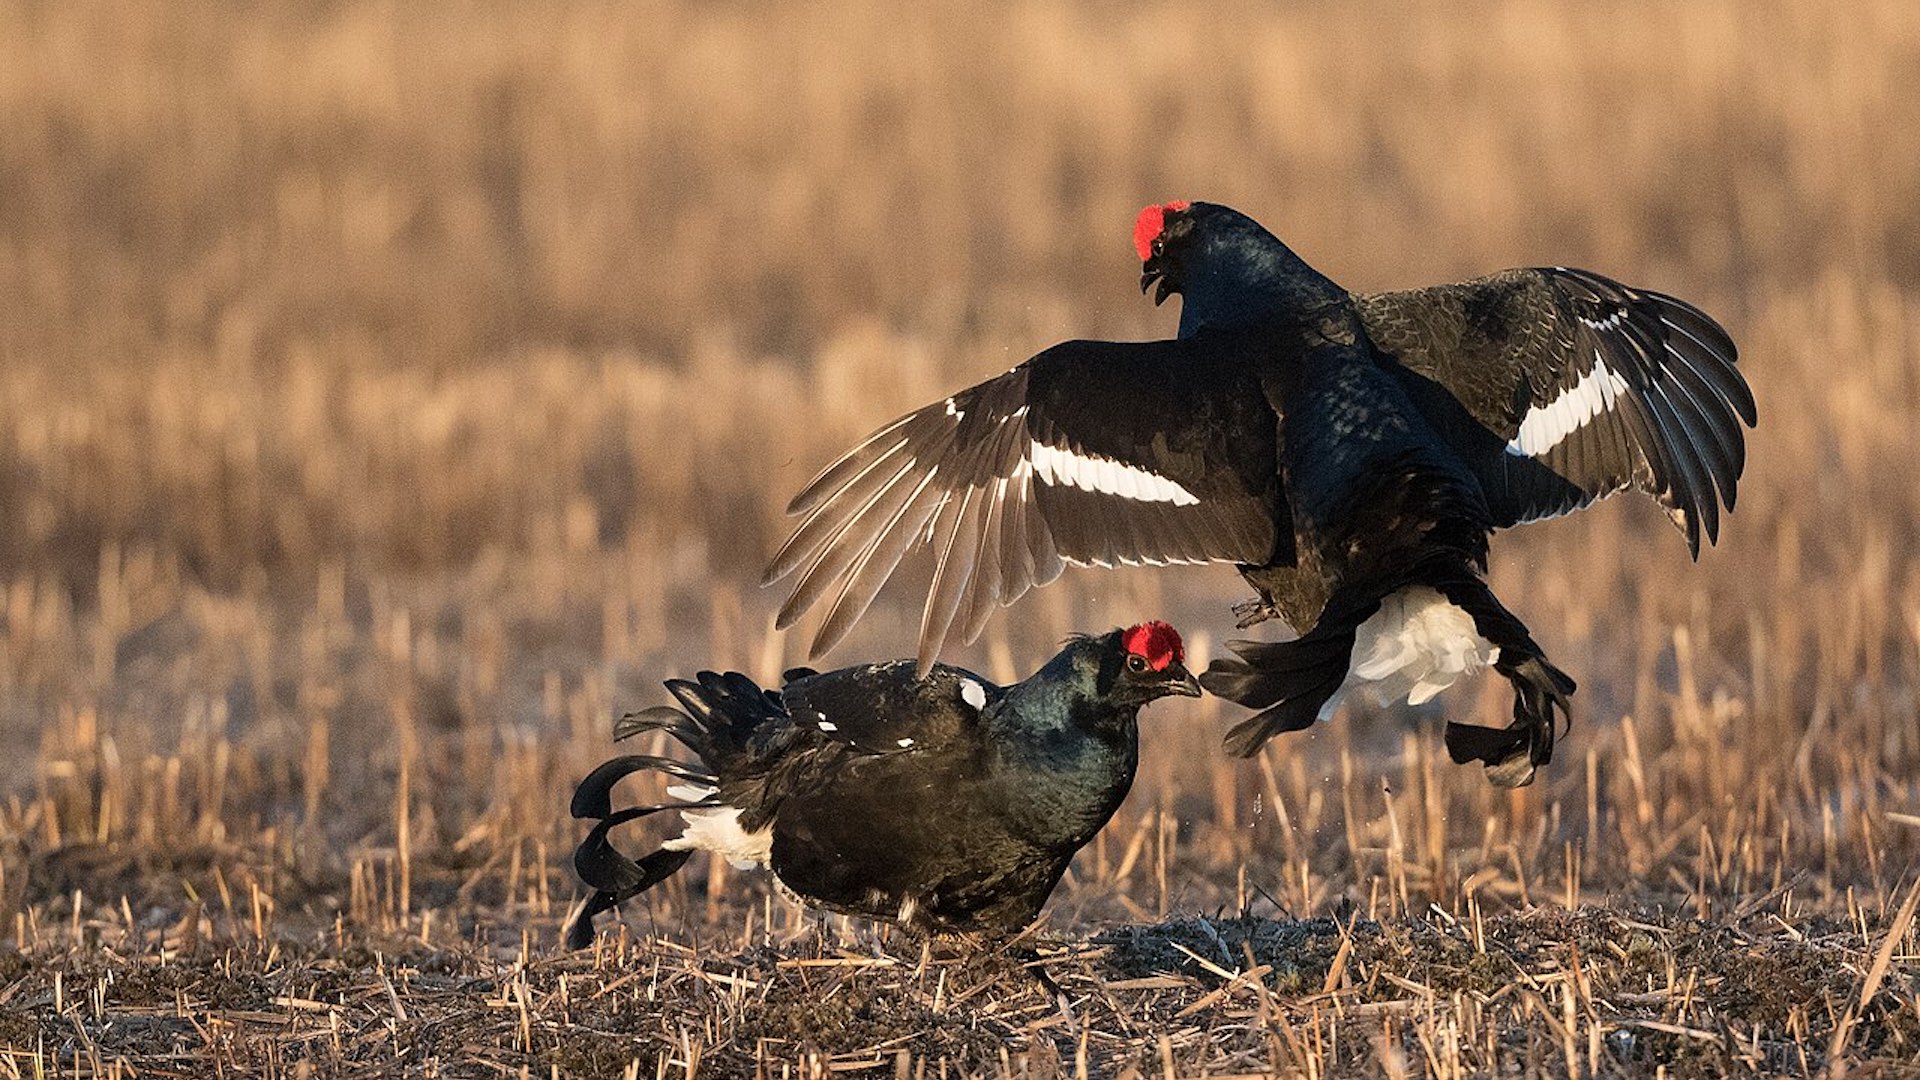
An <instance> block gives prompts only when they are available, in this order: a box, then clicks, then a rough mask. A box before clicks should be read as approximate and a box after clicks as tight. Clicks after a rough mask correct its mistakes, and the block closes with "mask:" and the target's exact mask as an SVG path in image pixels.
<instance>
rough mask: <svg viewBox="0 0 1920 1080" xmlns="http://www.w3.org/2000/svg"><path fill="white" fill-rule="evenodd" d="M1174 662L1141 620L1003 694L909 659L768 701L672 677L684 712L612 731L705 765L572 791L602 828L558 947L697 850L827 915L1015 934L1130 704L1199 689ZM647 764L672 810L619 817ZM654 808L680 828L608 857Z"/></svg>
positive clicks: (656, 761)
mask: <svg viewBox="0 0 1920 1080" xmlns="http://www.w3.org/2000/svg"><path fill="white" fill-rule="evenodd" d="M1183 661H1184V654H1183V650H1182V646H1181V643H1180V636H1179V634H1177V633H1175V632H1174V629H1173V627H1171V626H1168V625H1167V624H1166V623H1163V622H1150V623H1145V624H1142V625H1140V626H1135V627H1132V628H1130V629H1127V630H1124V631H1122V630H1114V631H1111V632H1109V633H1106V634H1102V635H1100V636H1098V637H1076V638H1074V639H1072V640H1071V641H1069V642H1068V643H1067V645H1066V648H1064V649H1063V650H1062V651H1061V652H1060V653H1059V655H1057V656H1055V657H1054V658H1053V659H1052V660H1051V661H1049V662H1048V663H1047V665H1046V666H1045V667H1043V668H1041V669H1040V670H1039V671H1038V672H1036V673H1035V674H1034V675H1033V676H1032V677H1031V678H1029V679H1027V680H1026V681H1024V682H1019V683H1015V684H1013V685H1011V686H1006V687H1000V686H995V685H993V684H992V683H990V682H988V681H987V680H985V679H983V678H981V677H980V676H978V675H975V674H973V673H971V672H968V671H963V670H961V669H959V668H955V667H948V666H946V665H944V664H936V665H934V667H933V669H932V671H931V672H930V673H929V674H928V675H927V676H926V677H925V678H919V677H917V676H916V673H915V667H914V662H913V661H911V660H897V661H893V662H891V663H885V664H863V665H860V666H857V667H850V668H842V669H840V670H838V671H830V672H827V673H826V674H824V675H822V674H817V673H815V672H813V671H810V670H807V669H804V668H803V669H798V670H795V671H790V672H788V673H787V679H786V684H785V685H784V686H782V687H781V688H780V690H779V691H778V692H775V691H771V690H762V689H761V688H760V687H758V686H756V685H754V683H753V681H752V680H750V679H748V678H747V677H746V676H745V675H740V674H737V673H729V674H726V675H716V674H714V673H713V672H710V671H707V672H701V673H700V676H699V681H697V682H686V681H682V680H675V681H673V682H669V683H667V684H666V685H667V689H668V690H670V691H672V693H673V696H674V697H675V698H677V699H679V702H680V706H681V707H680V708H679V709H675V708H673V707H671V706H660V707H657V708H653V709H648V710H646V711H645V712H641V713H636V714H633V715H630V716H627V717H624V718H622V720H621V721H620V723H619V724H618V725H616V726H615V728H614V737H615V738H617V739H624V738H627V737H628V736H630V735H634V734H637V733H639V732H642V731H650V730H661V731H665V732H666V733H667V734H669V735H671V736H672V737H673V738H675V739H677V740H679V741H680V742H681V743H682V744H684V745H685V746H686V747H687V749H689V750H691V751H693V753H694V754H695V755H696V756H698V758H699V759H700V760H699V763H698V764H697V765H695V764H689V763H686V762H681V761H675V760H672V759H668V758H661V757H651V756H647V755H633V756H629V757H620V758H615V759H613V760H612V761H609V762H607V763H606V764H604V765H602V766H600V767H599V768H597V769H595V770H594V771H593V772H592V773H591V774H590V775H589V776H588V777H587V778H586V779H585V780H582V781H581V782H580V786H579V788H578V789H576V790H575V792H574V795H573V816H574V817H577V818H592V819H597V820H598V822H599V823H598V824H597V825H595V826H594V827H593V831H592V832H590V833H589V834H588V835H587V838H586V840H585V841H583V842H582V843H581V845H580V848H579V850H578V851H576V852H575V853H574V867H575V869H576V870H577V871H578V872H579V874H580V878H581V880H583V881H585V882H586V883H587V884H588V885H589V886H591V887H592V888H593V889H594V890H595V891H594V892H593V894H592V895H591V896H589V897H588V898H587V900H586V901H585V903H584V904H582V906H581V908H580V910H579V911H578V912H577V913H576V914H575V915H574V918H573V921H572V922H571V924H570V925H569V927H568V929H567V943H568V945H569V946H570V947H572V948H581V947H583V946H584V945H586V944H587V943H589V942H591V941H592V940H593V917H594V916H595V915H596V914H598V913H600V912H602V911H606V910H607V909H609V908H611V907H613V906H614V905H615V904H618V903H620V902H621V901H623V900H625V899H627V898H628V897H631V896H634V895H636V894H638V893H641V892H644V891H645V890H647V889H649V888H652V887H653V886H654V885H656V884H658V883H659V882H661V881H663V880H665V879H666V878H667V877H668V876H669V875H671V874H672V873H673V872H674V871H676V870H678V869H680V867H681V866H682V865H684V864H685V863H686V861H687V859H688V858H690V857H691V856H692V854H693V853H694V852H695V851H700V850H704V851H712V852H716V853H718V854H720V855H722V856H725V857H726V858H727V859H728V860H729V861H730V862H732V863H733V864H734V865H735V866H738V867H741V868H743V869H744V868H746V867H749V866H769V867H771V868H772V870H773V873H774V877H775V880H776V881H777V882H778V883H779V884H780V886H781V887H782V888H784V889H785V890H786V891H788V892H790V893H792V894H795V895H796V896H798V897H800V898H801V899H803V900H806V901H808V902H811V903H814V904H818V905H820V906H821V907H825V908H829V909H831V910H834V911H839V912H843V913H846V914H851V915H863V916H867V917H870V918H876V919H886V920H889V921H894V922H898V923H901V924H903V925H906V926H910V927H913V928H916V929H922V930H932V931H966V932H979V933H984V934H988V935H997V936H1006V935H1010V934H1012V933H1014V932H1016V931H1018V930H1020V929H1021V928H1023V927H1025V926H1026V925H1027V924H1028V923H1030V922H1032V921H1033V919H1034V917H1035V916H1037V915H1038V914H1039V913H1040V906H1041V905H1042V904H1043V903H1045V902H1046V899H1047V895H1048V894H1049V893H1051V892H1052V891H1053V887H1054V885H1055V884H1056V883H1057V882H1058V881H1059V880H1060V875H1061V874H1062V873H1063V872H1064V871H1065V870H1066V868H1067V863H1068V862H1069V861H1070V860H1071V859H1072V858H1073V855H1074V853H1075V852H1076V851H1079V850H1080V848H1081V847H1082V846H1083V845H1085V844H1086V843H1087V841H1089V840H1091V839H1093V835H1094V833H1096V832H1099V831H1100V827H1101V826H1102V825H1105V824H1106V823H1107V819H1108V818H1109V817H1112V816H1113V812H1114V811H1115V810H1116V809H1118V808H1119V806H1120V802H1121V800H1123V799H1125V798H1126V795H1127V789H1128V788H1129V787H1131V786H1132V784H1133V773H1134V766H1135V764H1136V762H1137V761H1138V756H1139V732H1138V729H1137V728H1136V726H1135V720H1136V718H1137V717H1138V715H1139V712H1140V708H1141V706H1143V705H1145V704H1147V703H1148V702H1150V701H1153V700H1155V699H1157V698H1162V697H1165V696H1167V695H1169V694H1184V695H1187V696H1190V697H1198V696H1199V694H1200V685H1199V683H1197V682H1196V681H1195V680H1194V678H1193V676H1192V675H1191V674H1189V673H1188V672H1187V669H1186V667H1185V665H1184V663H1183ZM643 769H651V770H654V771H657V772H661V773H665V774H666V775H667V776H669V777H671V778H672V779H674V780H675V781H678V782H677V783H676V784H675V785H673V786H671V787H669V788H668V789H667V793H668V794H669V795H670V796H672V797H673V798H675V799H677V800H680V801H679V802H675V803H670V804H667V805H663V806H638V807H633V808H630V809H626V810H620V811H617V812H616V811H615V810H614V809H613V804H612V797H611V796H612V788H613V785H614V783H615V782H616V781H617V780H619V779H620V778H621V777H623V776H626V775H628V774H630V773H634V772H638V771H640V770H643ZM661 810H678V811H680V813H681V816H682V817H683V818H684V819H685V821H686V829H685V831H683V832H682V833H681V834H680V835H679V836H678V837H676V838H674V839H671V840H668V841H667V842H666V843H664V844H662V845H661V846H660V848H659V850H657V851H655V852H653V853H652V854H650V855H648V856H646V857H645V858H642V859H640V860H638V861H637V862H636V861H635V860H632V859H629V858H628V857H627V856H625V855H622V854H621V853H620V852H619V851H618V850H616V849H615V848H614V847H613V845H612V843H611V842H610V841H609V839H608V833H609V832H610V831H611V830H612V829H614V828H615V827H617V826H620V825H623V824H625V823H627V822H629V821H633V820H634V819H636V818H640V817H644V816H645V815H648V814H653V813H657V812H659V811H661Z"/></svg>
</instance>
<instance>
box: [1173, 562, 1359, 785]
mask: <svg viewBox="0 0 1920 1080" xmlns="http://www.w3.org/2000/svg"><path fill="white" fill-rule="evenodd" d="M1379 609H1380V599H1379V597H1377V596H1359V595H1344V596H1343V595H1342V594H1341V592H1339V591H1336V592H1335V594H1334V596H1333V597H1332V598H1331V599H1329V600H1328V601H1327V606H1326V609H1325V610H1324V611H1323V612H1322V613H1321V615H1320V620H1319V622H1317V623H1315V624H1314V627H1313V629H1312V630H1311V631H1309V632H1308V633H1307V634H1306V636H1304V637H1301V638H1299V639H1298V640H1295V641H1277V642H1265V641H1230V642H1228V643H1227V648H1229V649H1231V650H1233V652H1234V653H1235V657H1234V658H1232V659H1219V660H1215V661H1214V662H1213V663H1212V664H1211V665H1210V666H1209V667H1208V668H1207V671H1206V673H1205V674H1204V675H1201V676H1200V685H1201V686H1203V687H1205V688H1206V689H1207V690H1208V691H1209V692H1211V693H1213V694H1217V695H1219V696H1220V697H1223V698H1226V699H1227V700H1228V701H1231V702H1234V703H1235V704H1238V705H1245V706H1247V707H1248V708H1251V709H1260V710H1262V711H1261V712H1259V713H1256V714H1255V715H1254V716H1252V717H1250V718H1248V719H1246V720H1243V721H1241V722H1240V723H1238V724H1236V725H1234V727H1233V728H1232V730H1230V731H1228V732H1227V739H1226V744H1227V752H1228V753H1230V754H1234V755H1236V756H1238V757H1252V756H1253V755H1254V754H1256V753H1258V752H1259V750H1260V747H1261V746H1262V745H1264V744H1265V743H1266V741H1267V740H1268V739H1271V738H1273V737H1274V736H1275V735H1279V734H1282V733H1284V732H1288V731H1301V730H1304V729H1305V728H1308V727H1311V726H1312V725H1313V723H1314V721H1316V720H1318V719H1320V718H1321V716H1322V714H1323V713H1324V712H1325V711H1326V709H1327V706H1328V705H1329V704H1330V703H1331V702H1332V701H1333V699H1334V695H1335V694H1337V693H1338V692H1339V690H1340V686H1341V684H1342V683H1344V682H1346V679H1347V670H1348V668H1349V667H1350V666H1351V665H1352V662H1353V638H1354V631H1355V630H1356V629H1358V628H1359V626H1360V624H1361V623H1363V622H1365V621H1367V619H1368V618H1369V617H1371V616H1372V615H1373V613H1374V612H1376V611H1378V610H1379Z"/></svg>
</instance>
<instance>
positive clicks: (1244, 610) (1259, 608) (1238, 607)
mask: <svg viewBox="0 0 1920 1080" xmlns="http://www.w3.org/2000/svg"><path fill="white" fill-rule="evenodd" d="M1233 617H1234V620H1235V621H1234V624H1233V625H1234V626H1235V627H1237V628H1239V629H1241V630H1245V629H1246V628H1247V627H1249V626H1259V625H1260V624H1261V623H1263V622H1266V621H1267V620H1268V619H1277V618H1279V617H1280V609H1279V608H1277V607H1274V606H1273V601H1272V600H1270V599H1268V598H1267V597H1265V596H1256V597H1253V598H1252V599H1250V600H1242V601H1240V602H1239V603H1237V604H1235V605H1233Z"/></svg>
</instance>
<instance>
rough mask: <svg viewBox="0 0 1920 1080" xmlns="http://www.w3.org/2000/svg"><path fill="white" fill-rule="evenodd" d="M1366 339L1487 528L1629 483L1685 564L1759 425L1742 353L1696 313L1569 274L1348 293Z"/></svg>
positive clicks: (1728, 501)
mask: <svg viewBox="0 0 1920 1080" xmlns="http://www.w3.org/2000/svg"><path fill="white" fill-rule="evenodd" d="M1355 303H1356V305H1357V306H1358V308H1359V311H1360V317H1361V320H1362V322H1363V323H1364V324H1365V326H1366V328H1367V334H1368V336H1369V337H1371V338H1372V339H1373V342H1374V345H1375V346H1376V347H1377V348H1378V349H1380V350H1381V351H1382V352H1384V353H1387V354H1389V355H1391V356H1392V357H1393V358H1394V359H1396V360H1398V362H1399V365H1400V368H1401V370H1402V372H1403V373H1404V375H1405V376H1406V377H1407V381H1408V383H1409V384H1410V389H1412V390H1413V391H1414V395H1415V398H1416V400H1417V401H1418V402H1419V403H1420V405H1421V407H1422V409H1423V410H1424V411H1425V412H1426V413H1427V415H1428V417H1429V419H1431V420H1433V421H1434V423H1435V425H1436V426H1437V427H1438V428H1439V429H1440V430H1441V432H1442V433H1443V434H1444V435H1445V436H1446V437H1447V438H1448V439H1449V440H1451V441H1452V442H1453V443H1454V444H1455V447H1456V448H1457V449H1458V450H1459V451H1460V452H1461V454H1462V455H1463V456H1464V457H1465V458H1466V459H1467V460H1468V462H1469V463H1471V464H1472V465H1473V467H1474V469H1475V471H1476V472H1477V473H1478V474H1479V476H1480V479H1481V483H1482V486H1483V488H1484V489H1485V491H1486V494H1487V500H1488V503H1489V507H1490V509H1491V510H1492V511H1493V513H1494V516H1495V518H1496V520H1497V521H1498V523H1499V524H1502V525H1512V524H1517V523H1520V522H1525V521H1538V520H1540V519H1542V518H1548V517H1554V516H1556V515H1559V514H1564V513H1568V512H1570V511H1573V510H1578V509H1580V508H1581V507H1584V506H1587V505H1588V504H1590V503H1592V502H1593V501H1595V500H1596V499H1600V498H1603V497H1605V496H1607V495H1611V494H1613V493H1614V492H1616V491H1621V490H1624V489H1626V488H1628V487H1633V488H1637V489H1638V490H1641V491H1644V492H1647V493H1649V494H1651V495H1652V496H1653V497H1654V498H1656V499H1657V500H1659V502H1660V504H1661V505H1662V506H1665V507H1666V508H1667V513H1668V516H1669V517H1671V518H1672V519H1673V522H1674V524H1675V525H1676V526H1678V527H1679V529H1680V530H1681V531H1682V532H1683V533H1684V534H1685V535H1686V537H1687V545H1688V548H1689V549H1690V550H1691V551H1692V552H1693V553H1694V555H1695V556H1696V557H1697V556H1698V554H1699V550H1700V533H1701V531H1702V530H1703V529H1704V530H1705V532H1706V536H1707V541H1708V542H1709V543H1712V542H1713V541H1715V540H1716V539H1718V536H1719V529H1720V506H1721V504H1724V505H1725V506H1726V508H1727V509H1729V510H1731V509H1733V503H1734V495H1735V484H1736V482H1737V481H1738V480H1739V478H1740V473H1741V470H1742V469H1743V468H1744V467H1745V465H1746V442H1745V433H1744V432H1743V431H1742V429H1741V424H1742V422H1744V423H1745V424H1746V426H1748V427H1751V426H1753V425H1754V423H1755V422H1756V419H1757V417H1756V414H1755V410H1754V402H1753V394H1752V392H1751V391H1750V390H1749V389H1748V388H1747V383H1746V380H1745V379H1744V378H1742V377H1741V375H1740V372H1739V369H1738V368H1737V367H1736V366H1735V361H1736V359H1737V357H1738V353H1737V351H1736V350H1735V348H1734V345H1733V340H1732V339H1731V338H1729V337H1728V336H1727V332H1726V331H1725V330H1723V329H1721V327H1720V325H1719V324H1718V323H1716V322H1714V321H1713V319H1711V318H1710V317H1708V316H1707V315H1706V314H1705V313H1703V312H1701V311H1700V310H1699V309H1698V308H1695V307H1694V306H1693V305H1691V304H1688V303H1686V302H1685V301H1683V300H1677V299H1675V298H1673V297H1671V296H1665V295H1662V294H1660V293H1656V292H1648V291H1646V290H1642V289H1634V288H1630V287H1628V286H1626V285H1622V284H1620V283H1619V282H1617V281H1612V280H1610V279H1608V278H1605V277H1602V276H1600V275H1599V274H1594V273H1589V272H1587V271H1585V270H1570V269H1567V268H1565V267H1555V268H1552V269H1526V270H1507V271H1503V272H1501V273H1498V274H1493V275H1490V276H1488V277H1484V278H1477V279H1475V280H1473V281H1467V282H1461V283H1460V284H1457V285H1438V286H1434V287H1432V288H1427V289H1415V290H1411V291H1407V292H1395V293H1380V294H1376V295H1372V296H1359V297H1355Z"/></svg>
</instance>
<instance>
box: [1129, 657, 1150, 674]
mask: <svg viewBox="0 0 1920 1080" xmlns="http://www.w3.org/2000/svg"><path fill="white" fill-rule="evenodd" d="M1127 670H1128V671H1145V670H1147V658H1146V657H1144V656H1141V655H1140V654H1139V653H1128V654H1127Z"/></svg>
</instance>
